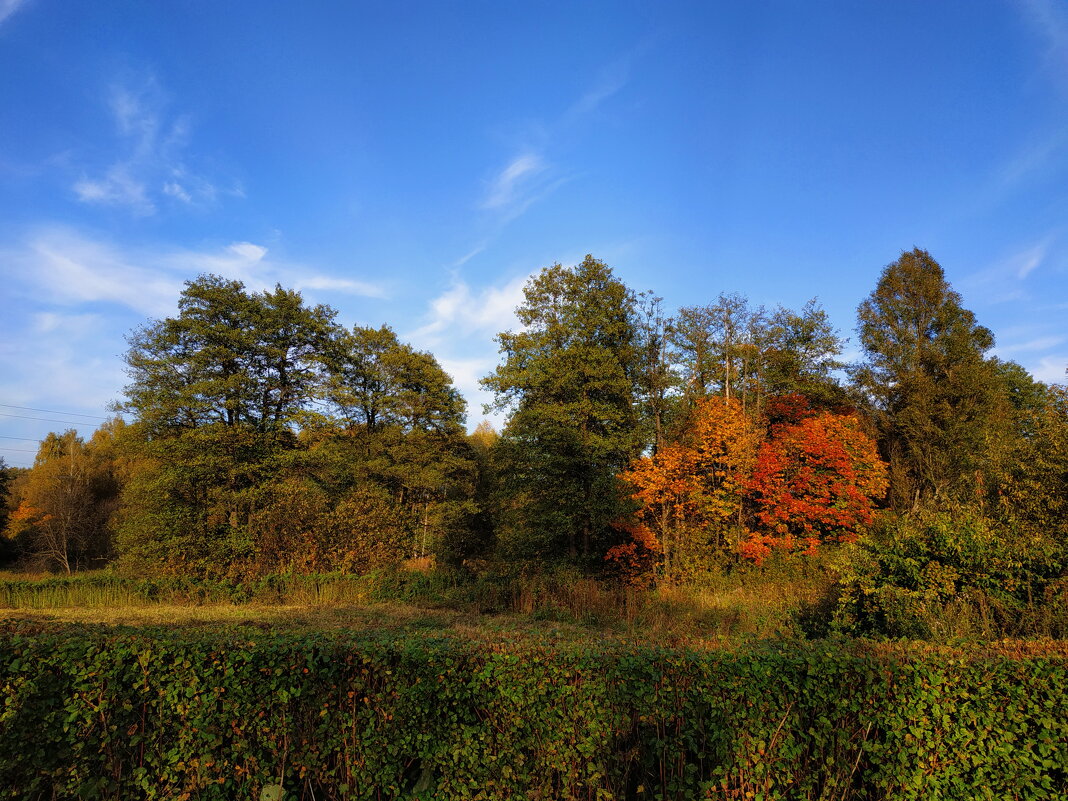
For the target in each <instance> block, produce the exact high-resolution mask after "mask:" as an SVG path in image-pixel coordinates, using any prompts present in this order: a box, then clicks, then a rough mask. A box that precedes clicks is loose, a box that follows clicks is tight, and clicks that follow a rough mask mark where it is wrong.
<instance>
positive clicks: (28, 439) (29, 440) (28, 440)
mask: <svg viewBox="0 0 1068 801" xmlns="http://www.w3.org/2000/svg"><path fill="white" fill-rule="evenodd" d="M0 439H20V440H22V441H23V442H40V441H41V440H40V439H33V438H32V437H5V436H3V435H0Z"/></svg>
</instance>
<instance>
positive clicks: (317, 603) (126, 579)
mask: <svg viewBox="0 0 1068 801" xmlns="http://www.w3.org/2000/svg"><path fill="white" fill-rule="evenodd" d="M827 586H828V580H827V579H825V578H823V577H822V576H819V575H817V576H813V575H802V574H792V573H789V572H782V571H780V572H779V573H775V572H773V571H757V572H750V573H749V574H747V575H725V574H724V575H718V574H717V575H710V576H709V577H707V578H706V580H705V581H704V582H703V583H701V584H690V585H682V586H662V587H659V588H656V589H642V588H637V587H632V586H628V585H625V584H620V583H618V582H614V581H608V580H602V579H599V578H596V577H591V576H589V575H587V574H584V573H582V572H581V571H579V570H578V569H576V568H573V567H558V568H554V569H543V570H537V571H531V570H528V571H523V570H521V569H516V568H509V569H506V570H500V571H494V570H488V571H485V572H483V573H480V574H478V575H469V574H460V573H452V572H447V571H441V570H428V569H420V570H411V569H398V570H393V571H382V572H376V573H369V574H366V575H349V574H337V573H333V574H313V575H286V574H280V575H270V576H265V577H262V578H258V579H255V580H250V581H242V582H233V581H224V580H213V579H195V578H192V577H187V576H149V577H131V576H123V575H119V574H116V573H111V572H108V571H96V572H87V573H82V574H76V575H74V576H26V575H19V574H3V575H0V608H7V609H35V610H48V609H70V608H88V609H108V608H117V607H145V606H154V605H167V606H175V605H178V606H198V605H206V604H258V605H267V606H297V607H324V606H325V607H329V606H366V605H370V604H374V603H379V602H403V603H407V604H411V605H415V606H420V607H424V608H430V609H448V610H456V611H462V612H468V613H471V614H474V615H495V614H512V615H521V616H525V617H530V618H532V619H533V620H538V621H557V622H561V623H568V624H578V625H584V626H590V627H597V628H608V629H617V630H636V629H641V630H645V631H647V632H649V633H650V634H658V633H659V634H664V635H672V634H680V635H697V636H713V635H739V636H746V635H751V636H773V635H778V634H784V633H796V631H797V619H798V610H799V609H800V608H801V607H803V606H804V605H805V604H808V603H812V602H814V600H815V599H816V598H818V597H819V596H820V594H821V593H823V592H825V591H826V588H827Z"/></svg>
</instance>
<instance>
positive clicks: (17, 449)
mask: <svg viewBox="0 0 1068 801" xmlns="http://www.w3.org/2000/svg"><path fill="white" fill-rule="evenodd" d="M0 451H7V452H8V453H37V451H24V450H22V449H21V448H4V447H0Z"/></svg>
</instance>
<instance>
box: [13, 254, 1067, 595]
mask: <svg viewBox="0 0 1068 801" xmlns="http://www.w3.org/2000/svg"><path fill="white" fill-rule="evenodd" d="M516 313H517V317H518V319H519V322H520V324H521V327H520V328H518V329H517V330H514V331H506V332H502V333H501V334H499V335H498V337H497V342H498V344H499V348H500V363H499V364H498V366H497V367H496V369H495V370H494V371H493V372H492V373H491V374H489V375H488V376H486V377H485V378H484V379H483V382H482V383H483V386H484V387H485V388H486V389H488V390H490V391H492V392H493V393H494V399H495V400H494V403H493V404H492V407H493V408H494V409H495V410H496V411H498V412H501V413H503V414H504V416H505V418H506V421H507V422H506V423H505V425H504V427H503V430H502V431H500V432H499V433H498V432H496V431H494V430H493V429H492V427H490V426H489V424H488V423H483V424H481V425H479V426H478V427H477V428H476V429H475V430H474V432H473V433H470V434H469V433H467V431H466V429H465V422H466V408H465V402H464V400H463V398H462V397H461V395H460V394H459V392H458V391H457V390H456V388H455V387H454V386H453V384H452V381H451V379H450V377H449V376H448V375H447V374H446V372H445V371H444V370H443V369H442V367H441V365H440V364H439V363H438V362H437V360H436V359H435V358H434V357H433V355H431V354H429V353H426V352H423V351H420V350H418V349H416V348H413V347H412V346H410V345H408V344H405V343H403V342H401V341H400V340H399V339H398V337H397V335H396V333H395V332H394V331H393V330H392V329H391V328H390V327H389V326H387V325H383V326H381V327H380V328H373V327H364V326H358V325H357V326H354V327H352V328H345V327H343V326H342V325H340V324H339V323H338V322H337V320H336V317H337V313H336V312H335V311H334V310H333V309H331V308H330V307H328V306H323V305H316V306H312V305H309V304H307V303H306V302H305V301H304V299H303V298H302V297H301V295H300V294H299V293H298V292H295V291H293V290H288V289H284V288H282V287H281V286H278V287H276V288H275V289H274V290H271V291H264V292H249V291H248V290H247V289H246V288H245V287H244V286H243V285H242V284H241V283H240V282H236V281H228V280H225V279H223V278H220V277H218V276H212V275H204V276H200V277H198V278H197V279H195V280H192V281H189V282H187V284H186V286H185V289H184V291H183V292H182V294H181V297H180V298H179V307H178V314H177V315H176V316H175V317H172V318H166V319H163V320H157V321H152V322H149V323H148V324H147V325H145V326H143V327H142V328H139V329H137V330H136V331H134V332H132V333H131V334H130V335H129V337H128V342H129V349H128V351H127V353H126V356H125V360H126V364H127V370H128V374H129V377H130V384H129V385H128V386H127V387H126V390H125V400H124V401H123V402H122V403H121V404H120V405H119V407H118V409H117V410H118V411H120V412H121V413H122V415H121V416H120V417H116V418H115V419H114V420H112V421H111V422H109V423H107V424H106V425H104V426H102V427H101V428H100V429H99V430H98V431H97V432H96V433H95V434H94V435H93V436H92V437H91V438H90V439H89V440H87V441H84V440H83V439H81V438H80V437H78V436H77V435H76V433H75V432H72V431H68V432H65V433H62V434H52V435H49V437H47V438H46V439H45V440H44V441H43V442H42V444H41V447H40V451H39V453H38V455H37V458H36V460H35V463H34V466H33V467H32V468H30V469H29V470H26V471H19V470H15V469H12V468H8V469H6V470H4V471H3V481H2V482H0V491H2V492H3V493H4V495H5V496H6V505H5V507H4V515H5V520H3V521H0V525H3V532H4V541H5V542H4V544H5V547H6V549H7V550H6V556H7V558H8V559H9V560H22V562H23V563H24V564H30V563H36V564H37V565H39V566H42V567H43V566H47V567H49V568H51V569H59V570H65V571H71V570H75V569H78V568H83V567H88V566H96V565H101V564H106V563H108V562H111V561H113V560H117V562H118V564H119V565H121V566H125V567H127V568H129V569H138V570H163V571H182V572H195V573H209V574H228V575H250V574H262V573H269V572H278V571H296V572H320V571H335V570H339V571H349V572H363V571H367V570H370V569H374V568H377V567H381V566H384V565H390V564H396V563H399V562H402V561H404V560H409V559H427V560H433V561H435V562H436V563H438V564H442V565H449V566H453V567H463V566H465V565H466V566H468V567H470V566H472V565H475V564H477V563H478V561H479V560H486V559H507V560H536V561H539V562H545V561H553V560H573V561H578V562H581V563H583V564H586V565H588V566H595V565H596V566H600V567H603V568H604V569H609V570H613V571H617V572H618V573H620V574H621V575H623V576H624V577H626V578H628V579H630V580H635V581H648V580H652V581H657V580H665V579H666V580H675V579H681V578H686V577H689V576H694V575H699V574H700V573H701V571H704V570H708V569H712V568H714V567H716V566H719V567H722V566H724V565H731V564H738V563H744V562H753V561H756V562H759V561H761V560H763V559H766V558H768V557H769V556H771V555H773V554H775V553H794V552H807V553H811V552H813V551H814V550H816V549H818V548H820V547H822V546H825V545H827V544H829V543H841V542H853V541H856V540H857V538H858V537H860V536H861V535H862V534H864V533H865V532H868V531H870V530H871V529H872V527H873V526H878V525H879V520H886V519H913V518H920V517H922V516H923V515H928V514H936V513H946V512H952V513H954V514H959V513H961V510H965V511H966V513H967V514H968V515H973V516H975V517H977V518H981V519H983V520H985V521H989V523H990V525H992V526H996V527H998V528H999V530H1003V531H1011V532H1015V533H1014V534H1013V536H1018V537H1030V538H1032V539H1033V538H1035V537H1038V538H1042V539H1043V541H1045V542H1052V543H1055V544H1058V546H1059V547H1061V546H1063V544H1064V542H1065V539H1066V537H1065V535H1066V533H1068V531H1066V525H1068V524H1066V522H1065V521H1066V519H1068V518H1066V515H1065V511H1066V510H1065V506H1066V504H1068V395H1066V391H1065V388H1064V387H1063V386H1058V385H1053V386H1049V385H1045V384H1042V383H1041V382H1038V381H1035V380H1034V379H1033V378H1032V377H1031V376H1030V375H1029V374H1028V373H1027V371H1026V370H1024V369H1023V368H1022V367H1020V366H1019V365H1017V364H1014V363H1012V362H1006V361H1002V360H999V359H997V358H994V357H992V356H989V355H988V352H989V351H990V349H991V348H992V346H993V344H994V339H993V335H992V334H991V332H990V331H989V330H988V329H986V328H984V327H983V326H981V325H979V324H978V323H977V321H976V319H975V316H974V315H973V314H972V313H971V312H970V311H968V310H967V309H965V308H964V307H963V305H962V300H961V297H960V296H959V295H958V294H957V293H956V292H955V291H953V289H952V288H951V287H950V285H949V283H948V282H947V281H946V279H945V275H944V272H943V270H942V268H941V267H940V266H939V265H938V263H937V262H936V261H935V260H934V259H933V258H932V257H931V256H930V254H928V253H927V252H926V251H923V250H920V249H914V250H911V251H906V252H903V253H902V254H901V256H900V257H899V258H898V259H897V260H895V261H894V262H892V263H891V264H889V265H887V266H886V268H885V269H884V270H883V272H882V274H881V276H880V278H879V280H878V283H877V285H876V287H875V288H874V290H873V291H872V292H871V294H870V295H869V296H868V297H867V298H866V299H865V300H864V301H863V302H862V303H861V304H860V306H859V309H858V329H857V330H858V335H859V343H860V345H861V347H862V348H863V352H864V357H863V359H862V360H861V361H860V362H859V363H857V364H851V365H847V364H845V363H843V362H842V361H841V355H842V351H843V346H844V343H845V340H844V339H843V338H842V337H841V336H840V334H839V332H838V331H836V330H835V328H834V327H833V326H832V325H831V323H830V320H829V319H828V317H827V314H826V312H825V311H824V310H823V309H822V308H821V307H820V305H819V304H818V302H817V301H815V300H813V301H810V302H809V303H807V304H806V305H805V306H803V307H802V308H801V309H798V310H791V309H787V308H783V307H779V308H776V309H765V308H763V307H756V306H753V305H752V304H751V303H750V302H749V301H748V300H747V299H746V298H745V297H743V296H741V295H737V294H721V295H720V296H719V297H718V298H716V299H714V300H712V301H711V302H709V303H707V304H704V305H694V306H687V307H684V308H681V309H678V310H677V311H675V312H674V313H669V312H668V311H667V310H665V309H664V307H663V302H662V300H661V299H660V298H658V297H656V296H655V295H653V294H652V293H649V292H644V293H637V292H635V291H633V290H632V289H630V288H629V287H627V286H626V285H625V284H624V282H623V281H621V280H620V279H619V278H618V277H617V276H616V275H615V274H614V273H613V272H612V270H611V269H610V268H609V267H608V266H607V265H606V264H604V263H603V262H601V261H599V260H597V259H594V258H593V257H592V256H587V257H586V259H585V260H584V261H583V262H582V263H581V264H578V265H575V266H573V267H564V266H561V265H559V264H557V265H553V266H551V267H548V268H546V269H544V270H542V271H541V272H540V273H538V274H537V275H535V276H534V277H533V278H531V279H530V281H529V282H528V283H527V285H526V287H525V289H524V301H523V303H522V304H521V305H520V306H519V308H518V309H517V310H516ZM124 421H128V422H124Z"/></svg>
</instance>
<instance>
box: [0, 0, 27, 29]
mask: <svg viewBox="0 0 1068 801" xmlns="http://www.w3.org/2000/svg"><path fill="white" fill-rule="evenodd" d="M24 2H25V0H0V25H3V24H4V21H5V20H6V19H7V18H8V17H10V16H11V15H12V14H14V13H15V12H16V11H18V10H19V6H21V5H23V4H24Z"/></svg>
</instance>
